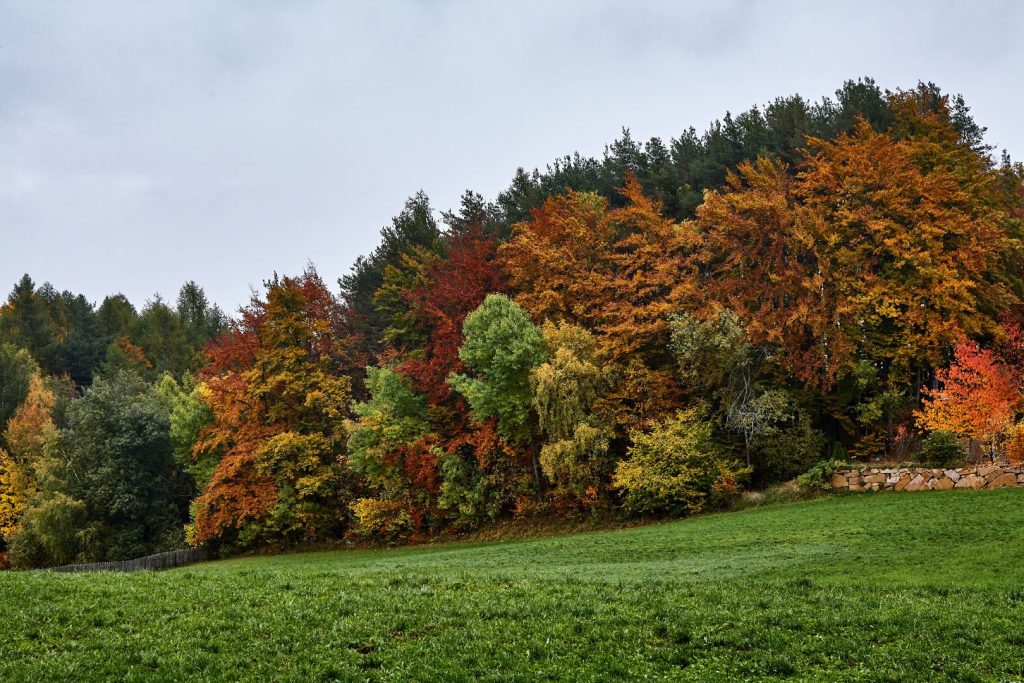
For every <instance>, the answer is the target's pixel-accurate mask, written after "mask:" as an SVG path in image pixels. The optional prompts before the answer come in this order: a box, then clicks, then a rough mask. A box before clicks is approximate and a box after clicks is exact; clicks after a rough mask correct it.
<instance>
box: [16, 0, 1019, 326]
mask: <svg viewBox="0 0 1024 683" xmlns="http://www.w3.org/2000/svg"><path fill="white" fill-rule="evenodd" d="M1022 36H1024V3H1020V2H1013V1H1009V0H1008V1H1006V2H997V1H991V2H983V1H981V0H975V1H974V2H941V1H938V0H935V1H932V2H903V3H897V2H892V1H890V2H868V1H865V0H858V1H856V2H822V1H820V0H818V1H808V2H743V1H740V0H733V1H723V2H711V1H710V0H704V1H703V2H668V1H665V2H637V1H636V0H631V1H630V2H625V1H623V2H618V3H615V2H599V1H592V2H555V1H554V0H548V1H544V2H524V1H522V0H517V1H515V2H502V3H499V2H476V3H470V2H397V1H396V2H363V3H357V2H341V1H340V0H338V1H333V2H327V1H325V2H299V1H296V2H283V1H281V2H271V1H269V0H268V1H263V2H252V1H250V2H241V1H239V2H226V1H222V2H212V1H199V0H165V1H164V2H160V3H155V2H153V3H150V2H134V1H129V0H124V1H122V2H67V3H55V2H20V1H10V2H8V1H4V0H0V290H2V292H4V293H6V291H9V288H10V286H11V285H12V284H13V283H14V281H15V280H16V279H17V278H18V277H20V276H21V274H22V273H24V272H28V273H30V274H31V275H32V277H33V278H34V279H35V280H36V281H37V282H42V281H47V280H48V281H50V282H52V283H53V284H54V285H55V286H56V287H57V288H59V289H70V290H73V291H76V292H82V293H84V294H85V295H86V296H87V297H89V298H90V299H92V300H94V301H96V302H97V303H98V302H99V301H101V300H102V299H103V297H104V296H105V295H106V294H108V293H115V292H118V291H121V292H123V293H125V294H126V295H128V297H129V298H130V299H131V300H132V301H133V302H134V303H135V304H136V305H137V306H141V305H142V304H143V303H144V302H145V300H146V299H147V298H148V297H150V296H151V295H152V294H153V293H154V292H160V293H161V294H163V295H164V296H165V297H170V298H173V297H174V296H175V294H176V292H177V290H178V288H179V286H180V285H181V283H182V282H184V281H185V280H188V279H194V280H196V281H197V282H199V283H200V284H201V285H203V286H204V287H205V288H206V290H207V293H208V294H209V295H210V297H211V298H212V299H213V300H214V301H216V302H218V303H220V304H221V305H222V306H223V307H224V308H225V309H228V310H234V309H235V308H236V307H237V306H238V305H239V304H241V303H243V302H244V301H245V300H246V299H247V298H248V292H249V287H250V285H259V284H260V283H261V282H262V280H263V279H265V278H266V277H268V276H269V275H270V274H271V273H272V272H274V271H275V270H276V271H277V272H279V273H283V274H292V273H297V272H299V271H300V270H301V269H302V268H303V266H304V264H305V263H306V262H307V261H308V260H311V261H312V262H314V263H315V264H316V265H317V267H318V268H319V270H320V272H321V274H322V275H323V276H324V277H325V279H327V280H328V281H329V282H331V283H333V281H334V280H335V278H337V276H338V275H340V274H342V273H344V272H347V271H348V268H349V266H350V265H351V263H352V261H353V260H354V259H355V257H356V256H357V255H359V254H362V253H366V252H368V251H369V250H371V249H372V248H373V246H374V245H375V244H376V241H377V234H378V231H379V229H380V227H381V226H382V225H384V224H385V223H387V222H388V221H389V220H390V217H391V216H393V215H394V214H395V213H397V212H398V211H399V210H400V209H401V207H402V204H403V202H404V200H405V198H406V197H408V196H409V195H411V194H413V193H414V192H416V191H417V190H419V189H423V190H425V191H426V192H427V194H429V195H430V197H431V199H432V202H433V204H434V206H435V208H438V209H445V208H449V207H451V206H454V205H456V204H457V202H458V197H459V195H460V194H461V193H462V192H463V190H465V189H467V188H471V189H474V190H476V191H478V192H480V193H482V194H483V195H484V196H485V197H486V198H488V199H491V198H493V197H494V196H495V195H496V194H497V192H499V191H500V190H501V189H503V188H504V187H505V186H506V185H507V184H508V182H509V180H510V179H511V177H512V175H513V173H514V171H515V169H516V168H517V167H519V166H524V167H526V168H533V167H535V166H543V165H544V164H545V163H547V162H549V161H551V160H552V159H554V158H555V157H557V156H560V155H562V154H565V153H569V152H572V151H574V150H579V151H580V152H581V153H584V154H587V155H597V154H600V153H601V151H602V149H603V146H604V144H605V143H607V142H610V141H611V140H612V139H614V138H615V137H616V136H617V135H618V133H619V131H620V128H621V127H622V126H628V127H629V128H630V129H631V130H632V132H633V134H634V137H637V138H639V139H647V138H650V137H651V136H659V137H664V138H668V137H673V136H676V135H678V134H679V133H680V132H681V131H683V130H684V129H685V128H687V127H689V126H690V125H693V126H696V127H697V128H698V130H700V129H703V128H704V127H705V126H706V125H707V123H708V122H709V121H711V120H712V119H714V118H718V117H720V116H721V115H722V114H724V113H725V111H726V110H731V111H734V112H736V111H740V110H743V109H746V108H748V107H750V106H751V105H753V104H760V103H764V102H766V101H769V100H771V99H773V98H774V97H776V96H780V95H786V94H791V93H795V92H798V93H800V94H801V95H803V96H805V97H807V98H809V99H818V98H820V97H821V96H823V95H830V94H832V93H833V91H834V90H835V89H836V88H838V87H839V86H840V85H841V83H842V82H843V81H844V80H845V79H848V78H856V77H858V76H864V75H869V76H872V77H874V78H875V79H876V80H877V81H878V83H879V85H881V86H882V87H883V88H896V87H912V86H913V85H915V83H916V82H917V81H918V80H931V81H935V82H936V83H938V84H939V85H940V86H941V87H942V88H943V89H944V90H945V91H947V92H960V93H962V94H963V95H964V96H965V97H966V99H967V102H968V104H969V105H970V106H971V107H972V111H973V113H974V115H975V118H976V119H977V120H978V122H979V123H981V124H982V125H985V126H988V128H989V132H988V140H989V142H990V143H992V144H995V145H997V147H999V148H1004V147H1005V148H1008V149H1009V151H1010V153H1011V154H1012V155H1013V156H1014V158H1021V157H1024V132H1022V129H1021V124H1020V120H1021V112H1022V111H1024V87H1022V86H1024V83H1022V80H1024V79H1022V71H1024V40H1022V39H1021V37H1022Z"/></svg>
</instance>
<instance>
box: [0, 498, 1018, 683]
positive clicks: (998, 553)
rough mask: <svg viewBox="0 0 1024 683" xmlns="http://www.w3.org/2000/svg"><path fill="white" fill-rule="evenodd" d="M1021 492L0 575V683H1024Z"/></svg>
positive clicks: (832, 502)
mask: <svg viewBox="0 0 1024 683" xmlns="http://www.w3.org/2000/svg"><path fill="white" fill-rule="evenodd" d="M1022 559H1024V490H1001V491H950V492H943V493H939V492H930V493H915V494H907V495H892V494H889V495H885V494H883V495H874V496H867V495H865V496H849V497H842V498H836V499H829V500H819V501H811V502H807V503H800V504H793V505H786V506H780V507H772V508H761V509H754V510H747V511H743V512H737V513H731V514H722V515H713V516H707V517H702V518H697V519H692V520H687V521H683V522H677V523H671V524H662V525H657V526H650V527H644V528H639V529H629V530H622V531H613V532H599V533H588V534H581V535H576V536H566V537H555V538H546V539H541V540H533V541H519V542H508V543H503V544H477V545H468V544H452V545H447V546H435V547H418V548H405V549H397V550H387V551H361V552H347V553H346V552H342V553H310V554H300V555H282V556H277V557H262V558H245V559H237V560H229V561H224V562H217V563H210V564H206V565H199V566H194V567H189V568H184V569H179V570H174V571H170V572H164V573H156V574H153V573H148V574H131V575H113V574H92V575H83V574H61V575H54V574H46V573H38V572H33V573H10V572H8V573H3V574H0V596H2V600H0V623H2V624H3V625H4V626H3V628H2V629H0V680H5V681H6V680H33V681H40V680H46V679H76V680H92V679H97V680H99V679H120V680H141V679H152V678H157V679H189V680H201V679H220V678H230V679H238V678H247V679H253V678H258V679H288V680H334V679H337V680H367V679H369V680H380V679H384V680H408V679H417V680H459V679H474V678H477V679H485V680H502V681H504V680H545V679H567V680H608V679H612V678H617V677H618V678H639V677H647V678H648V679H668V680H740V679H750V680H764V679H771V678H776V677H777V678H785V677H795V678H798V679H820V680H872V681H879V680H942V679H947V680H1024V585H1022V579H1024V569H1022V567H1021V561H1022Z"/></svg>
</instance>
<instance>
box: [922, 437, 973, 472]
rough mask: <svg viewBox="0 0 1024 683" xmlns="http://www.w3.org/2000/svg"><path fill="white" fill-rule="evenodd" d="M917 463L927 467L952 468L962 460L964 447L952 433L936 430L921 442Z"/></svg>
mask: <svg viewBox="0 0 1024 683" xmlns="http://www.w3.org/2000/svg"><path fill="white" fill-rule="evenodd" d="M917 459H918V461H920V462H921V464H922V465H927V466H929V467H952V466H954V465H959V464H961V463H962V462H963V460H964V447H963V446H962V445H961V443H960V437H958V436H957V435H956V434H954V433H953V432H947V431H943V430H936V431H934V432H931V433H929V434H928V436H926V437H924V439H922V440H921V450H920V451H919V452H918V454H917Z"/></svg>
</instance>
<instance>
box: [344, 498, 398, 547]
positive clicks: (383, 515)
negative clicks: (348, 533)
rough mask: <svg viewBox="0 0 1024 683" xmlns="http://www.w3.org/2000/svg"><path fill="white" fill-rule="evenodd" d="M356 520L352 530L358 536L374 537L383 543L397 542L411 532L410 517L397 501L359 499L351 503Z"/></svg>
mask: <svg viewBox="0 0 1024 683" xmlns="http://www.w3.org/2000/svg"><path fill="white" fill-rule="evenodd" d="M351 507H352V514H353V515H355V518H356V526H355V529H354V530H353V531H354V532H355V533H356V534H357V535H360V536H375V537H377V538H380V539H381V540H385V541H398V540H402V539H404V538H406V537H408V536H409V535H410V534H411V533H412V531H413V520H412V517H411V516H410V515H409V513H408V512H407V511H406V509H405V505H404V504H403V503H402V502H401V501H398V500H377V499H376V498H360V499H359V500H357V501H355V502H354V503H352V506H351Z"/></svg>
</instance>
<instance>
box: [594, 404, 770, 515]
mask: <svg viewBox="0 0 1024 683" xmlns="http://www.w3.org/2000/svg"><path fill="white" fill-rule="evenodd" d="M749 474H750V469H749V468H746V467H741V466H740V465H739V463H738V462H736V461H734V460H732V459H730V458H728V457H727V456H726V454H725V451H724V450H723V449H722V448H721V447H720V446H719V445H718V444H717V443H715V441H714V440H713V439H712V432H711V425H710V423H708V422H707V420H706V419H705V413H704V411H703V410H700V409H690V410H685V411H681V412H679V413H678V414H677V415H676V417H675V418H673V419H671V420H668V421H667V422H665V423H664V424H663V425H661V426H660V427H658V428H656V429H654V430H653V431H652V432H649V433H642V432H641V433H634V434H633V445H632V446H630V448H629V451H628V458H627V459H626V460H624V461H622V462H620V463H619V465H618V467H617V468H616V470H615V476H614V477H613V481H612V485H613V486H614V487H615V488H617V489H619V490H621V491H624V492H625V498H624V500H623V506H624V507H625V509H626V511H627V512H629V513H631V514H638V515H661V514H668V515H685V514H694V513H697V512H701V511H703V510H705V509H707V508H710V507H716V506H721V505H723V504H724V503H727V502H728V501H729V500H730V499H731V498H732V497H733V496H735V495H736V494H737V493H739V491H740V483H741V482H742V481H744V480H745V479H746V477H747V476H748V475H749Z"/></svg>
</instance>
